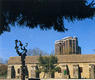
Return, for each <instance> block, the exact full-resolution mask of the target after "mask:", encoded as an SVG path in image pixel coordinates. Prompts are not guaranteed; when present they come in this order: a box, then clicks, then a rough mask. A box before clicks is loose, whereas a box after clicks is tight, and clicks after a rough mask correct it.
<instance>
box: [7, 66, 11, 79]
mask: <svg viewBox="0 0 95 80" xmlns="http://www.w3.org/2000/svg"><path fill="white" fill-rule="evenodd" d="M7 79H11V66H10V65H8V69H7Z"/></svg>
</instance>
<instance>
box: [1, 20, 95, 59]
mask: <svg viewBox="0 0 95 80" xmlns="http://www.w3.org/2000/svg"><path fill="white" fill-rule="evenodd" d="M94 21H95V18H94V19H93V20H91V19H85V20H83V21H74V22H73V23H72V22H68V21H66V20H65V27H66V28H68V31H66V32H65V33H64V32H56V31H54V30H47V31H42V30H40V29H39V28H35V29H29V28H26V27H24V26H22V27H24V28H22V27H19V26H17V25H16V26H15V27H11V32H4V33H3V34H2V35H0V57H1V58H3V59H8V58H9V57H10V56H18V55H17V53H16V52H15V49H14V46H15V40H16V39H18V40H21V41H22V42H23V43H28V44H29V45H28V47H27V49H32V48H40V49H42V50H43V51H45V52H47V53H50V52H51V51H53V50H54V43H55V41H56V40H60V39H62V38H64V37H67V36H72V37H73V36H76V37H78V42H79V46H80V47H81V50H82V54H94V53H95V52H94V51H93V49H95V43H94V42H95V37H94V36H95V22H94Z"/></svg>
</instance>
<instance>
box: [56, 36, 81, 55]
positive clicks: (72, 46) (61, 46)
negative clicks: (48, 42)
mask: <svg viewBox="0 0 95 80" xmlns="http://www.w3.org/2000/svg"><path fill="white" fill-rule="evenodd" d="M55 54H56V55H65V54H66V55H67V54H81V48H80V47H79V46H78V39H77V37H74V38H73V37H66V38H63V39H61V40H57V41H55Z"/></svg>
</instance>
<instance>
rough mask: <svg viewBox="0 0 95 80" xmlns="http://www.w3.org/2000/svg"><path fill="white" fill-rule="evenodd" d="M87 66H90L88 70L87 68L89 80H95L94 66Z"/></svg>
mask: <svg viewBox="0 0 95 80" xmlns="http://www.w3.org/2000/svg"><path fill="white" fill-rule="evenodd" d="M89 66H90V68H89V78H90V79H95V65H93V64H90V65H89Z"/></svg>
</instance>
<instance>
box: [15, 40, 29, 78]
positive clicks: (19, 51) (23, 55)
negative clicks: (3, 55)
mask: <svg viewBox="0 0 95 80" xmlns="http://www.w3.org/2000/svg"><path fill="white" fill-rule="evenodd" d="M27 46H28V43H26V45H25V46H23V44H22V42H21V41H20V40H19V41H18V40H15V49H16V52H17V54H18V55H19V56H21V64H22V66H21V80H25V74H26V72H25V68H26V66H25V58H26V56H27V55H26V52H27V49H26V47H27Z"/></svg>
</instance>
